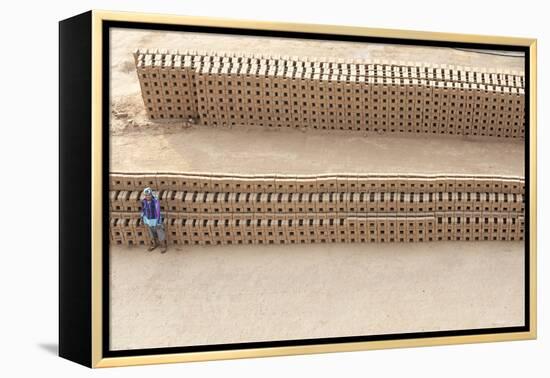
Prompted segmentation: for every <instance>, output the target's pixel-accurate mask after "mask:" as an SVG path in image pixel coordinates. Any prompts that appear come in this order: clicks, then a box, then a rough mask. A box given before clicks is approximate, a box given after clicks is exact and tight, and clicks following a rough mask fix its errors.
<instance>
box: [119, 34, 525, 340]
mask: <svg viewBox="0 0 550 378" xmlns="http://www.w3.org/2000/svg"><path fill="white" fill-rule="evenodd" d="M111 43H112V50H111V69H112V76H111V96H112V97H111V102H112V108H111V125H110V126H111V162H110V163H111V167H110V169H111V171H128V172H137V171H140V172H141V171H152V172H157V171H163V172H166V171H195V172H220V173H283V174H284V173H287V174H294V173H296V174H298V173H300V174H308V173H328V172H333V173H339V172H361V173H393V172H396V173H397V172H400V173H466V174H468V173H470V174H505V175H518V176H523V175H524V172H523V165H524V160H523V149H524V144H523V142H522V141H491V140H489V139H487V138H485V139H481V138H476V139H474V138H465V137H463V138H452V137H436V138H433V137H430V138H422V137H420V138H419V137H396V136H389V135H376V134H375V135H360V134H356V133H348V132H338V131H317V132H305V131H299V130H269V129H258V128H251V127H246V126H239V127H234V128H232V129H222V128H217V129H216V128H207V127H206V128H205V127H200V126H190V125H186V124H155V123H151V122H149V121H148V120H147V119H146V117H145V111H144V108H143V102H142V99H141V95H140V93H139V83H138V79H137V76H136V73H135V70H134V63H133V58H132V55H131V53H132V51H133V49H135V48H138V47H145V48H149V47H151V48H166V49H209V50H217V51H228V52H231V51H243V52H253V53H273V54H281V55H301V56H325V57H336V58H342V57H344V58H346V57H347V58H355V57H361V58H370V59H385V60H396V61H398V60H404V61H421V62H426V63H436V64H440V63H446V64H455V65H463V66H471V67H484V68H496V69H498V70H501V69H504V70H522V68H523V59H522V58H510V57H500V56H493V55H486V54H478V53H471V52H463V51H458V50H453V49H446V48H437V49H433V48H422V47H407V46H389V45H375V44H358V43H335V42H319V41H315V42H311V41H310V42H306V41H301V40H282V39H269V40H266V39H259V38H253V37H234V36H209V35H201V34H197V33H176V32H174V33H161V32H149V31H131V32H128V31H122V30H115V31H113V33H112V35H111ZM523 252H524V249H523V245H522V244H521V243H515V242H507V243H500V242H482V243H474V242H470V243H465V242H452V243H448V242H443V243H441V242H438V243H421V244H401V245H400V244H378V245H370V244H333V245H323V246H320V245H315V246H298V245H296V246H284V247H281V246H261V247H258V246H224V247H221V248H220V247H196V246H195V247H187V248H181V249H179V250H177V249H175V248H172V249H171V250H170V251H169V253H168V254H166V255H160V254H158V253H153V254H147V253H146V252H145V251H144V250H143V249H140V248H134V249H132V248H125V247H114V246H112V247H111V249H110V256H111V272H110V274H111V325H110V326H111V348H113V349H126V348H128V349H131V348H153V347H163V346H180V345H199V344H216V343H234V342H246V341H262V340H282V339H299V338H315V337H331V336H345V335H366V334H380V333H395V332H412V331H429V330H446V329H467V328H481V327H500V326H514V325H521V324H522V323H523V299H524V298H523V295H524V290H523V288H524V287H523V282H524V277H523V266H524V265H523V263H524V261H523V256H524V253H523Z"/></svg>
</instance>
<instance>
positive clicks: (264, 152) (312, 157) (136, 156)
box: [111, 126, 524, 176]
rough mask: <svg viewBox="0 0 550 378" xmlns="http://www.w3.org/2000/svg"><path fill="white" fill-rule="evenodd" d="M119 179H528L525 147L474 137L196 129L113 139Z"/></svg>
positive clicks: (113, 158) (114, 167) (113, 164)
mask: <svg viewBox="0 0 550 378" xmlns="http://www.w3.org/2000/svg"><path fill="white" fill-rule="evenodd" d="M111 143H112V147H111V171H112V172H222V173H223V172H225V173H248V174H260V173H284V174H315V173H342V172H350V173H351V172H353V173H394V172H395V173H466V174H502V175H516V176H524V160H523V150H524V145H523V143H521V142H519V143H518V142H517V141H515V142H513V141H512V142H503V141H492V140H487V139H486V140H484V141H482V140H479V139H473V138H471V139H468V138H458V139H456V138H452V137H437V138H418V137H412V136H411V137H393V136H378V135H377V136H370V137H364V136H361V135H354V134H353V133H351V132H350V133H348V132H338V131H318V132H303V131H299V130H293V129H292V130H285V131H284V132H282V131H280V130H269V129H267V130H266V129H258V128H254V127H248V126H247V127H245V126H241V127H235V128H233V129H227V128H218V129H216V128H209V127H200V126H194V127H192V128H190V129H186V130H185V131H184V132H178V133H176V132H174V133H170V134H166V133H161V132H154V131H152V130H151V131H150V132H149V133H147V134H145V133H135V134H126V135H120V136H113V137H112V138H111Z"/></svg>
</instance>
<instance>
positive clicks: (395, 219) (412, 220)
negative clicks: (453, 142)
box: [109, 212, 525, 246]
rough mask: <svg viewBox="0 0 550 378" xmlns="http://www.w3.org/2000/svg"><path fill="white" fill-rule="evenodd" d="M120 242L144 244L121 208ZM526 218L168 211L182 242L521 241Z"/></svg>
mask: <svg viewBox="0 0 550 378" xmlns="http://www.w3.org/2000/svg"><path fill="white" fill-rule="evenodd" d="M110 219H111V220H110V221H111V225H110V228H109V230H110V232H109V233H110V241H111V243H113V244H115V245H120V244H126V245H129V246H132V245H145V244H148V243H149V242H150V238H149V233H148V232H147V230H146V229H145V226H144V225H143V224H142V221H141V219H139V218H138V217H135V216H133V215H132V214H124V213H116V214H114V216H112V217H111V218H110ZM524 223H525V219H524V217H523V216H522V215H518V214H516V213H502V212H500V213H484V212H480V213H475V212H474V213H468V212H438V213H431V214H423V215H418V214H413V215H401V214H395V213H393V214H391V213H388V214H383V215H378V216H368V217H359V216H357V215H355V214H350V215H344V214H339V215H337V214H311V213H308V214H301V215H296V216H294V215H282V214H265V215H263V216H259V215H252V214H249V215H248V216H245V215H233V216H231V214H225V215H223V216H206V215H197V214H183V213H177V214H169V215H168V217H167V220H166V221H165V227H166V231H167V232H166V234H167V240H168V241H169V242H170V243H171V244H179V245H220V244H223V245H225V244H310V243H334V242H344V243H346V242H347V243H354V242H373V243H376V242H378V243H384V242H429V241H461V240H462V241H488V240H492V241H495V240H498V241H518V240H523V238H524V227H525V224H524Z"/></svg>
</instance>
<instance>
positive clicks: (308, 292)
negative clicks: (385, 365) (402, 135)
mask: <svg viewBox="0 0 550 378" xmlns="http://www.w3.org/2000/svg"><path fill="white" fill-rule="evenodd" d="M110 254H111V255H110V256H111V266H112V269H111V348H112V349H132V348H144V347H148V348H154V347H169V346H182V345H201V344H218V343H237V342H250V341H269V340H285V339H300V338H320V337H337V336H352V335H372V334H386V333H404V332H422V331H437V330H454V329H474V328H486V327H503V326H518V325H522V324H523V320H524V317H523V315H524V314H523V301H524V286H523V282H524V281H523V279H524V275H523V263H524V260H523V259H524V255H523V244H522V243H520V242H478V243H471V242H432V243H418V244H413V243H411V244H378V245H373V244H332V245H330V244H329V245H314V246H307V247H303V246H296V245H292V246H284V247H281V246H262V247H254V246H224V247H221V248H220V247H215V246H212V247H206V246H205V247H201V246H191V247H179V248H178V249H175V247H172V248H171V249H170V250H169V251H168V252H167V253H166V254H164V255H161V254H160V253H159V252H158V251H154V252H146V251H145V248H143V247H141V248H140V247H134V248H130V247H111V251H110Z"/></svg>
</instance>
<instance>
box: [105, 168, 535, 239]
mask: <svg viewBox="0 0 550 378" xmlns="http://www.w3.org/2000/svg"><path fill="white" fill-rule="evenodd" d="M266 177H267V176H260V177H256V176H249V177H248V178H246V179H243V178H241V179H242V180H244V181H243V182H244V183H246V182H249V183H250V182H253V185H252V186H250V187H249V188H248V189H250V191H246V190H245V191H236V186H235V185H234V184H235V182H233V181H231V182H232V183H233V185H232V186H228V187H227V188H228V189H231V190H228V191H221V192H217V191H214V192H212V191H211V190H210V189H213V188H217V187H218V186H215V185H214V186H213V182H214V183H218V184H220V186H219V188H221V189H223V188H224V186H223V183H224V182H225V181H224V180H228V179H235V177H234V176H225V177H223V178H222V177H220V176H217V175H210V176H208V175H200V174H197V175H195V176H192V175H189V174H175V173H174V174H162V173H161V174H119V173H113V174H111V178H110V179H111V186H116V187H117V188H121V190H111V192H110V210H111V217H110V219H111V227H110V237H111V242H112V243H114V244H128V245H139V244H146V243H148V242H149V239H148V237H149V236H148V233H147V232H146V230H145V228H144V226H143V225H142V224H141V220H140V216H139V214H140V210H141V200H142V199H143V198H144V197H143V191H142V189H143V187H144V186H151V187H153V188H160V189H159V190H158V192H157V193H158V196H159V199H160V202H161V210H162V212H163V214H165V226H166V228H167V234H168V240H169V241H170V242H171V243H172V244H182V245H185V244H196V245H216V244H283V243H290V244H295V243H300V244H301V243H317V242H319V243H329V242H394V241H397V242H414V241H435V240H522V239H523V229H524V212H525V198H524V194H523V193H524V190H525V188H524V180H523V179H521V178H519V177H480V176H459V175H455V176H452V175H451V176H437V175H434V176H408V177H404V176H392V175H377V176H368V177H365V179H367V180H373V181H366V182H365V188H366V189H367V188H368V189H367V190H360V188H361V185H360V182H361V181H359V178H358V176H357V175H340V176H323V177H313V182H310V184H311V186H308V185H307V183H308V181H301V180H306V179H305V178H304V176H297V177H294V181H292V182H293V183H294V185H296V184H297V183H298V182H300V183H301V184H300V185H296V186H294V187H293V190H292V191H291V192H288V191H285V190H288V187H286V186H279V185H278V184H282V183H287V182H286V181H285V180H286V179H287V177H285V178H284V179H283V181H281V182H277V181H276V178H270V179H269V180H270V181H268V182H269V183H270V184H271V185H272V188H273V189H275V190H273V191H268V192H266V190H268V187H266V186H265V182H264V181H262V180H264V179H266ZM218 179H219V180H220V181H219V182H218V181H217V180H218ZM311 179H312V177H311V176H310V177H308V179H307V180H311ZM317 179H319V180H320V181H319V183H322V184H323V185H322V186H318V185H319V183H317V181H316V180H317ZM400 180H404V181H403V182H404V183H405V185H404V186H403V187H401V186H400V183H401V182H402V181H400ZM408 180H411V181H410V182H409V181H408ZM239 182H241V181H239ZM243 182H241V184H242V183H243ZM372 182H374V183H376V185H375V186H374V187H372V186H371V185H367V183H372ZM339 183H340V185H339ZM381 183H383V184H384V185H380V184H381ZM157 184H159V185H161V186H155V185H157ZM302 184H303V185H302ZM438 184H440V185H441V186H439V185H438ZM258 185H259V186H258ZM187 186H188V187H189V188H190V189H191V190H177V188H182V187H187ZM172 187H173V188H176V189H171V188H172ZM244 187H245V189H246V188H247V186H246V185H244ZM372 188H374V189H375V190H372ZM438 188H440V189H442V190H440V191H437V189H438ZM127 189H128V190H127ZM134 189H137V190H134ZM276 189H284V190H282V191H277V190H276ZM332 190H334V191H332Z"/></svg>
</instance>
